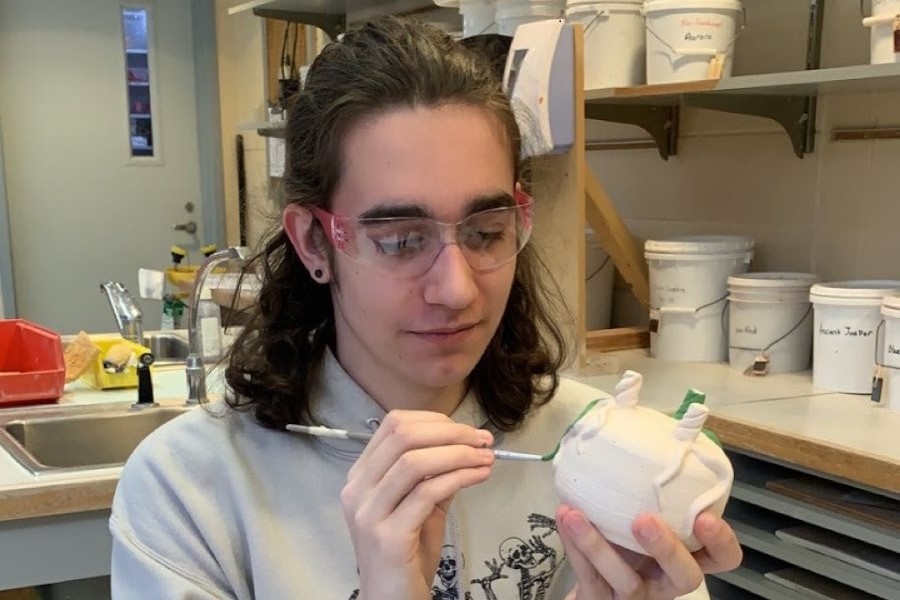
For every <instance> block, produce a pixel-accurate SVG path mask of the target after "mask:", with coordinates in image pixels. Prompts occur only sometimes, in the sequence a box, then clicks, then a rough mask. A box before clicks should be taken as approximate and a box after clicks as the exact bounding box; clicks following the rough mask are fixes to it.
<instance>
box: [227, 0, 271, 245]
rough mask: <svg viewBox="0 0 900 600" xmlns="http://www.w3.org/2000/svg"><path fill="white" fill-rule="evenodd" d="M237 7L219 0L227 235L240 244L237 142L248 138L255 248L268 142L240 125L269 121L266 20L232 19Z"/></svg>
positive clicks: (265, 183) (246, 154) (248, 16)
mask: <svg viewBox="0 0 900 600" xmlns="http://www.w3.org/2000/svg"><path fill="white" fill-rule="evenodd" d="M231 4H234V2H231V1H229V0H216V31H217V42H218V48H219V88H220V111H221V115H222V161H223V165H224V175H225V207H226V231H227V236H228V243H229V244H237V243H238V242H239V239H240V233H239V221H238V176H237V151H236V144H235V139H236V136H237V135H238V134H240V135H242V136H243V138H244V165H245V169H246V186H247V201H248V202H247V203H248V207H249V208H248V221H249V222H248V242H249V243H250V245H251V246H254V245H255V243H256V241H257V240H258V239H259V232H260V229H261V226H260V223H259V221H260V219H259V215H260V213H261V212H262V211H264V210H265V207H266V204H267V201H266V198H267V190H268V181H267V178H266V146H265V139H264V138H262V137H260V136H259V135H257V134H256V131H255V130H253V129H249V130H242V129H241V128H240V126H241V125H242V124H246V123H253V122H259V121H262V120H264V119H265V98H266V90H265V64H264V57H265V43H264V38H263V32H264V24H265V21H264V20H263V19H260V18H259V17H257V16H255V15H253V14H252V13H251V12H249V11H248V12H243V13H240V14H237V15H229V14H228V7H229V6H230V5H231Z"/></svg>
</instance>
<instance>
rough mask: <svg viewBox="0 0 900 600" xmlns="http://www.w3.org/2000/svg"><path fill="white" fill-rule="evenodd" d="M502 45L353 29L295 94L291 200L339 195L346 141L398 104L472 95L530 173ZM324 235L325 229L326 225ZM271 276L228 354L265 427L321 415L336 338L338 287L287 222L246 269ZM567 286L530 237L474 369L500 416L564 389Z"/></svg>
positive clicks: (391, 24)
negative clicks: (301, 250) (324, 375)
mask: <svg viewBox="0 0 900 600" xmlns="http://www.w3.org/2000/svg"><path fill="white" fill-rule="evenodd" d="M497 75H498V70H497V62H496V57H488V56H486V55H485V53H484V52H483V51H479V50H477V49H475V48H470V47H467V45H466V44H461V43H459V42H457V41H455V40H453V39H452V38H451V37H450V36H449V35H447V34H445V33H443V32H442V31H440V30H439V29H437V28H435V27H432V26H430V25H427V24H425V23H422V22H419V21H416V20H412V19H406V18H398V17H384V18H380V19H377V20H375V21H372V22H370V23H367V24H366V25H364V26H362V27H360V28H358V29H354V30H351V31H348V32H347V33H346V34H344V36H343V38H342V39H341V40H340V41H339V42H334V43H331V44H329V45H328V46H327V47H326V48H325V49H324V50H323V52H322V53H321V54H320V55H319V56H318V57H317V58H316V60H315V61H314V62H313V64H312V66H311V68H310V70H309V73H308V76H307V79H306V84H305V86H304V88H303V90H302V91H300V92H299V93H298V94H297V95H296V96H295V97H294V98H293V99H292V101H291V105H290V107H289V112H288V118H287V127H286V138H287V141H286V146H287V159H286V173H285V177H284V181H283V185H284V197H285V203H297V204H301V205H307V206H309V205H322V206H326V207H327V205H328V203H329V199H330V198H331V196H332V194H333V192H334V190H335V188H336V187H337V184H338V180H339V178H340V176H341V169H342V158H343V147H342V144H343V141H344V139H345V138H346V136H347V134H348V132H349V131H350V130H351V129H352V128H353V127H354V126H356V125H357V124H359V123H360V122H362V121H364V120H366V119H371V118H373V117H374V116H377V115H378V114H381V113H384V112H387V111H390V110H392V109H396V108H407V107H409V108H413V107H437V106H441V105H445V104H463V105H467V106H474V107H478V108H480V109H483V110H485V111H487V112H488V113H489V114H490V115H492V117H493V118H495V119H496V122H497V123H498V125H499V126H500V127H501V131H502V132H503V133H504V134H505V136H506V138H507V141H508V143H509V155H510V160H511V161H512V162H513V167H514V173H515V176H516V180H517V181H518V180H519V179H520V176H521V167H522V165H521V150H520V148H521V136H520V133H519V128H518V126H517V124H516V120H515V117H514V115H513V111H512V109H511V107H510V102H509V99H508V97H507V96H506V95H505V94H504V93H503V90H502V86H501V82H500V79H499V78H498V76H497ZM314 233H316V234H317V235H318V238H319V241H320V242H321V241H322V232H321V230H320V229H318V230H315V231H314ZM249 271H252V272H256V273H258V274H259V275H260V276H261V278H262V288H261V290H260V293H259V301H258V303H257V304H255V305H254V306H253V307H251V309H250V310H249V313H248V314H247V315H245V322H246V325H245V328H244V330H243V332H242V333H241V334H240V335H239V336H238V337H237V339H236V340H235V343H234V345H233V346H232V349H231V351H230V354H229V356H228V357H227V363H228V366H227V368H226V370H225V377H226V381H227V382H228V385H229V387H230V388H231V390H232V391H233V393H229V394H228V396H227V403H228V405H229V406H231V407H232V408H234V409H240V410H251V409H252V410H253V411H254V412H255V417H256V419H257V420H258V421H259V423H260V424H262V425H263V426H265V427H271V428H275V429H283V428H284V426H285V425H286V424H287V423H311V422H312V420H313V414H314V411H313V410H312V409H313V407H312V406H311V402H312V401H313V400H312V399H313V398H314V397H315V394H314V392H315V390H316V386H318V385H319V383H320V382H319V377H320V376H321V370H322V363H323V360H324V357H325V355H326V352H327V349H328V347H329V345H332V346H333V344H334V341H335V325H334V312H333V308H332V303H331V289H330V287H329V286H327V285H321V284H319V283H316V282H315V281H314V280H313V279H312V278H311V277H310V275H309V273H308V271H307V270H306V268H305V267H304V266H303V264H302V263H301V261H300V259H299V258H298V257H297V255H296V253H295V252H294V249H293V247H292V246H291V243H290V241H289V239H288V236H287V234H286V233H285V232H284V230H283V229H282V228H280V227H279V228H278V229H277V230H275V232H274V233H273V234H272V235H271V236H270V238H269V239H268V240H267V241H266V242H265V244H264V246H263V248H262V250H261V252H260V253H259V254H258V255H256V256H255V257H254V258H253V259H252V260H251V261H250V262H249V263H248V264H247V265H246V266H245V273H246V272H249ZM558 301H559V295H558V292H557V290H556V287H555V284H553V282H552V277H551V276H550V274H549V272H548V271H547V269H546V267H545V266H544V265H543V263H542V262H541V261H540V259H539V258H538V256H537V254H536V253H535V251H534V248H532V247H531V245H529V246H526V248H525V249H524V250H523V251H522V253H521V254H519V256H518V257H517V261H516V270H515V277H514V281H513V285H512V289H511V291H510V295H509V300H508V302H507V306H506V310H505V312H504V315H503V317H502V320H501V322H500V325H499V327H498V329H497V331H496V333H495V334H494V336H493V338H492V339H491V341H490V343H489V345H488V347H487V349H486V351H485V353H484V354H483V356H482V357H481V360H480V361H479V362H478V364H477V365H476V366H475V369H474V370H473V372H472V373H471V375H470V377H469V387H470V389H471V390H473V391H474V393H475V395H476V397H477V398H478V401H479V402H480V403H481V405H482V407H483V408H484V410H485V412H486V413H487V416H488V418H489V419H490V421H491V423H492V424H493V425H494V426H495V427H497V428H499V429H501V430H506V431H509V430H512V429H515V428H516V427H517V426H519V425H520V424H521V422H522V420H523V419H524V418H525V415H526V414H527V413H528V411H529V410H530V409H531V408H532V407H533V406H535V405H536V404H542V403H545V402H546V401H547V400H548V399H549V398H550V397H551V396H552V395H553V393H554V392H555V391H556V388H557V386H558V383H559V380H558V375H557V372H558V370H559V369H560V368H561V366H562V365H563V364H564V363H565V360H566V344H565V339H564V336H563V333H562V331H561V330H560V328H559V326H558V325H557V324H556V323H555V322H554V320H553V318H552V315H553V314H559V313H558V312H556V310H555V309H556V308H558V307H559V304H558Z"/></svg>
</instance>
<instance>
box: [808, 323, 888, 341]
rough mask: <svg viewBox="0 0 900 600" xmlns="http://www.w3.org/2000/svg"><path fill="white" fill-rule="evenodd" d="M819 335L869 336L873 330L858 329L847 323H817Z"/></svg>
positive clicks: (872, 333) (873, 333)
mask: <svg viewBox="0 0 900 600" xmlns="http://www.w3.org/2000/svg"><path fill="white" fill-rule="evenodd" d="M819 335H826V336H833V335H834V336H841V337H863V338H865V337H871V336H873V335H875V332H874V331H873V330H871V329H860V328H858V327H850V326H848V325H843V326H841V325H837V326H828V327H826V326H825V325H819Z"/></svg>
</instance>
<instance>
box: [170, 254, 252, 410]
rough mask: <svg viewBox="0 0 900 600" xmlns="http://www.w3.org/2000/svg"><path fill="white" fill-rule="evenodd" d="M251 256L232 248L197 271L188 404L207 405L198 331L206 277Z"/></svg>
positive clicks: (188, 364) (190, 324) (190, 323)
mask: <svg viewBox="0 0 900 600" xmlns="http://www.w3.org/2000/svg"><path fill="white" fill-rule="evenodd" d="M249 256H250V250H249V248H247V247H246V246H232V247H230V248H226V249H224V250H219V251H217V252H213V253H212V254H210V255H209V257H208V258H207V259H206V260H204V261H203V262H202V263H201V264H200V268H199V269H197V277H196V278H195V279H194V287H193V288H192V289H191V300H190V307H191V315H190V319H188V342H189V344H190V354H189V355H188V357H187V360H186V361H185V369H184V371H185V373H186V374H187V384H188V397H187V404H189V405H192V404H206V403H207V402H208V401H209V400H208V399H207V397H206V370H205V369H204V368H203V352H202V350H201V348H200V331H199V329H198V327H199V326H198V321H199V316H198V315H199V313H200V311H199V310H198V304H199V303H200V292H201V291H202V290H203V285H204V284H205V282H206V276H207V275H208V274H209V272H210V271H212V270H213V268H215V267H216V266H217V265H218V264H219V263H222V262H225V261H228V260H233V261H237V262H240V263H241V264H243V263H244V262H245V261H246V260H247V258H248V257H249Z"/></svg>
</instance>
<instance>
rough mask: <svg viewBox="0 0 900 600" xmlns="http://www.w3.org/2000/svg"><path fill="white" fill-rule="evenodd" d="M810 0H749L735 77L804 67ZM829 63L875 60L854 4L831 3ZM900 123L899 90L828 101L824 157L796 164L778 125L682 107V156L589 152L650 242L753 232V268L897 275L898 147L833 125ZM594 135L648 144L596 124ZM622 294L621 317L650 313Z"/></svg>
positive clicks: (822, 102) (819, 145) (821, 139)
mask: <svg viewBox="0 0 900 600" xmlns="http://www.w3.org/2000/svg"><path fill="white" fill-rule="evenodd" d="M805 4H807V3H805V2H800V1H793V0H792V1H791V2H784V1H779V2H774V1H771V0H746V6H747V8H748V23H749V28H748V30H747V32H746V33H745V34H744V35H743V36H742V37H741V38H740V39H739V40H738V43H737V45H736V57H735V74H751V73H765V72H775V71H779V70H788V69H802V68H803V66H804V63H805V41H806V29H805V26H806V18H807V15H806V12H805V6H804V5H805ZM826 5H827V6H826V8H827V10H826V22H825V37H824V40H825V41H824V44H823V52H822V66H823V67H831V66H846V65H852V64H865V63H868V55H869V41H868V39H869V38H868V30H867V29H865V28H863V27H862V26H861V24H860V21H861V17H860V15H859V5H858V3H856V2H848V1H847V2H845V1H841V2H834V1H831V2H826ZM874 126H881V127H889V126H894V127H896V126H900V92H898V93H867V94H857V95H834V96H823V97H820V99H819V108H818V119H817V132H818V135H817V137H816V151H815V153H814V154H811V155H807V156H806V157H805V158H803V159H802V160H801V159H798V158H796V156H795V155H794V154H793V151H792V148H791V146H790V143H789V141H788V138H787V135H786V134H785V133H784V132H783V131H782V130H781V129H780V128H779V127H778V126H777V125H775V124H774V123H772V122H770V121H767V120H764V119H758V118H754V117H744V116H737V115H730V114H726V113H719V112H715V111H706V110H693V109H686V110H683V112H682V135H681V138H680V142H679V150H678V155H677V156H675V157H672V158H671V159H670V160H669V161H663V160H661V159H660V158H659V156H658V154H657V152H656V151H655V150H610V151H597V152H590V153H588V162H589V165H590V166H591V168H592V169H593V170H594V172H595V173H596V174H597V175H598V177H600V179H601V180H602V181H603V183H604V185H605V186H606V187H607V189H608V190H609V192H610V194H611V196H612V197H613V199H614V201H615V203H616V205H617V208H618V209H619V210H620V211H621V213H622V214H623V216H624V218H625V219H626V220H627V223H628V224H629V226H630V227H631V228H632V231H633V232H634V233H635V235H637V236H638V237H640V238H642V239H646V238H651V237H661V236H667V235H677V234H686V233H727V234H745V235H750V236H752V237H754V238H755V239H756V241H757V264H756V265H755V267H754V268H755V270H812V271H814V272H816V273H817V274H819V275H820V276H821V277H822V278H823V279H826V280H829V279H830V280H834V279H845V278H863V277H865V278H870V277H878V278H900V235H897V230H898V227H900V192H898V190H900V184H898V183H897V178H896V173H897V171H898V169H900V141H870V142H832V141H830V134H831V132H832V131H833V130H834V129H836V128H847V127H874ZM587 137H588V140H598V139H606V140H609V139H623V138H631V139H633V138H635V137H646V135H645V134H644V133H643V132H641V131H640V130H638V129H635V128H631V127H626V126H618V125H612V124H607V123H589V126H588V136H587ZM628 296H629V294H627V293H618V294H617V296H616V299H617V303H616V306H617V309H616V313H617V316H618V318H617V321H618V322H619V323H621V322H623V321H625V322H627V321H632V322H633V321H635V320H636V319H640V318H643V317H644V315H643V312H642V311H640V310H636V309H635V306H634V304H633V303H632V302H630V301H629V300H628Z"/></svg>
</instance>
